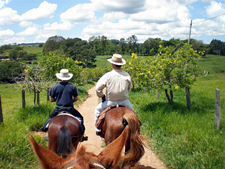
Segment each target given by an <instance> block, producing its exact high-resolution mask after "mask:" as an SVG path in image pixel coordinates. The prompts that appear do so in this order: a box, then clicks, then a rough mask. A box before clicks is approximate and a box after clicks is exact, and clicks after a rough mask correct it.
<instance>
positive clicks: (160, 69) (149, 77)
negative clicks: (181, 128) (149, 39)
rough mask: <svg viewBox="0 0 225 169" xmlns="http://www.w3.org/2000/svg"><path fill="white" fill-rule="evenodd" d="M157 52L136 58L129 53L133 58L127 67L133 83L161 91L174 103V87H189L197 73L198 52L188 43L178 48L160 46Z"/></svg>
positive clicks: (140, 86) (169, 101)
mask: <svg viewBox="0 0 225 169" xmlns="http://www.w3.org/2000/svg"><path fill="white" fill-rule="evenodd" d="M159 52H160V53H159V54H158V55H155V56H154V57H148V59H147V60H145V61H143V60H139V59H138V57H137V55H136V54H132V57H133V60H132V61H131V62H130V63H129V64H128V65H129V66H128V67H126V69H127V71H128V72H130V74H131V76H132V79H133V81H134V85H136V87H138V88H142V89H143V88H146V89H149V90H152V89H157V90H164V91H165V94H166V97H167V100H168V103H170V104H171V103H173V90H176V89H179V88H185V87H187V86H189V87H191V86H192V85H193V84H194V82H195V81H196V77H197V75H198V65H197V61H198V60H199V59H200V54H202V52H200V53H198V52H197V51H194V50H193V48H192V47H191V45H188V44H184V45H183V46H181V47H179V48H174V47H173V46H168V47H165V48H163V47H162V46H161V45H160V47H159Z"/></svg>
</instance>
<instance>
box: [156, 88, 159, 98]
mask: <svg viewBox="0 0 225 169" xmlns="http://www.w3.org/2000/svg"><path fill="white" fill-rule="evenodd" d="M156 94H157V99H158V100H159V98H160V94H159V90H156Z"/></svg>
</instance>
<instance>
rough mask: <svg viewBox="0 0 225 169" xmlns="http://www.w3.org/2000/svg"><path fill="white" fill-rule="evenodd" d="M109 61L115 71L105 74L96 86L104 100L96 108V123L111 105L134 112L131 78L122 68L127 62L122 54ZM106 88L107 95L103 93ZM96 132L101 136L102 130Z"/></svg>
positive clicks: (115, 55)
mask: <svg viewBox="0 0 225 169" xmlns="http://www.w3.org/2000/svg"><path fill="white" fill-rule="evenodd" d="M107 61H108V62H109V63H111V64H112V68H113V70H112V71H110V72H107V73H106V74H104V75H103V76H102V77H101V78H100V79H99V80H98V82H97V84H96V93H97V96H98V97H100V98H102V102H100V103H99V104H98V105H97V107H96V108H95V122H96V121H97V119H98V117H99V114H100V113H101V112H102V111H103V110H104V109H106V108H107V107H108V106H111V105H123V106H126V107H129V108H131V109H132V110H134V109H133V106H132V104H131V103H130V101H129V92H130V91H131V88H132V81H131V77H130V75H129V74H128V73H127V72H125V71H124V70H122V68H121V67H122V66H123V65H125V64H126V61H125V60H124V59H123V57H122V55H120V54H113V56H112V58H110V59H107ZM104 88H106V94H104V93H103V89H104ZM95 130H96V134H97V135H100V134H101V130H99V129H98V128H95Z"/></svg>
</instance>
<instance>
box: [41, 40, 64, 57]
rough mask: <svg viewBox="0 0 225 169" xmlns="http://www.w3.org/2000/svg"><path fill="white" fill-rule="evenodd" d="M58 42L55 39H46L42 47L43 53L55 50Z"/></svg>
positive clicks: (57, 47)
mask: <svg viewBox="0 0 225 169" xmlns="http://www.w3.org/2000/svg"><path fill="white" fill-rule="evenodd" d="M59 45H60V42H57V41H55V40H48V41H47V42H46V43H45V44H44V47H43V53H44V54H48V53H49V52H52V51H55V50H58V49H59Z"/></svg>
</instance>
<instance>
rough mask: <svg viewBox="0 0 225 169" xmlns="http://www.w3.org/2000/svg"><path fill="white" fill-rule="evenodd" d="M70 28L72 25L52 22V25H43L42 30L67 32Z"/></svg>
mask: <svg viewBox="0 0 225 169" xmlns="http://www.w3.org/2000/svg"><path fill="white" fill-rule="evenodd" d="M71 28H72V24H71V23H70V22H63V23H58V22H54V23H52V24H50V23H47V24H45V25H44V30H48V31H67V30H70V29H71Z"/></svg>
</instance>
